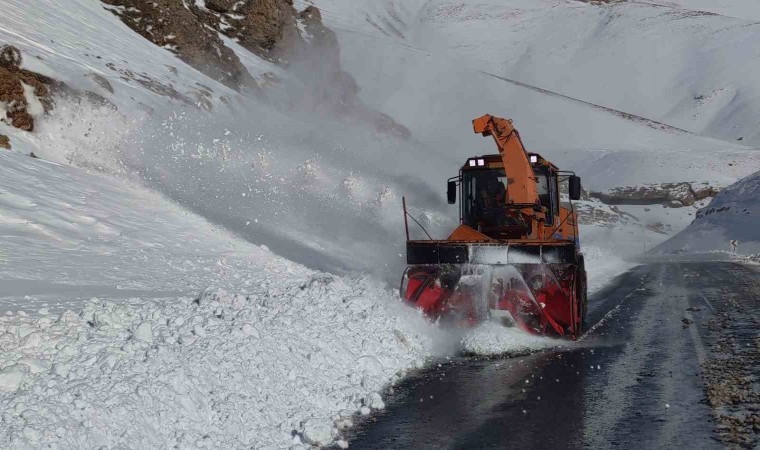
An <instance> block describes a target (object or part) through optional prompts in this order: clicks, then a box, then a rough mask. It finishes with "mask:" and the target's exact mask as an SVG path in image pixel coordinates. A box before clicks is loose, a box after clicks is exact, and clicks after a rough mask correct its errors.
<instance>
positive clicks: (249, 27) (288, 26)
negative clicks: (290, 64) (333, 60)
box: [190, 0, 304, 62]
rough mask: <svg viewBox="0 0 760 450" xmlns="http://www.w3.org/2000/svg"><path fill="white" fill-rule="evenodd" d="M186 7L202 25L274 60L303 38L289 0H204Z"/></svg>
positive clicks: (302, 40)
mask: <svg viewBox="0 0 760 450" xmlns="http://www.w3.org/2000/svg"><path fill="white" fill-rule="evenodd" d="M190 8H191V9H192V10H193V12H194V13H195V14H196V15H197V16H198V17H199V18H200V20H201V21H202V22H203V23H205V24H206V25H208V26H211V27H213V28H215V29H217V30H218V31H219V32H221V33H223V34H225V35H226V36H229V37H231V38H233V39H235V40H236V41H237V42H239V43H240V45H242V46H243V47H245V48H246V49H248V50H249V51H251V52H253V53H254V54H256V55H259V56H261V57H263V58H266V59H269V60H271V61H274V62H276V61H277V59H279V58H281V57H284V56H285V55H286V54H287V53H288V52H289V51H290V50H291V49H292V48H294V47H296V46H298V45H301V44H303V42H304V39H303V37H302V36H301V34H300V33H299V30H298V24H297V21H298V19H299V18H298V11H296V9H295V7H294V6H293V1H292V0H244V1H239V0H235V1H233V0H207V1H206V2H205V6H201V5H199V4H198V3H195V4H193V5H191V6H190Z"/></svg>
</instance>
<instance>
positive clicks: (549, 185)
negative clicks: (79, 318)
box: [400, 115, 587, 339]
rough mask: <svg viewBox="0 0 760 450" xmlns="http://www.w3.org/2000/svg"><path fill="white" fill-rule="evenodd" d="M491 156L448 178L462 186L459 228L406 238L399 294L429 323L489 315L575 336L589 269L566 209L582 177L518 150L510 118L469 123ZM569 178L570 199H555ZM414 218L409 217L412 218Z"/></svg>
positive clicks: (452, 193)
mask: <svg viewBox="0 0 760 450" xmlns="http://www.w3.org/2000/svg"><path fill="white" fill-rule="evenodd" d="M473 127H474V130H475V132H476V133H481V134H482V135H483V136H492V137H493V138H494V140H495V141H496V145H497V147H498V149H499V154H498V155H486V156H478V157H473V158H469V159H468V160H467V161H466V162H465V164H464V165H463V166H462V168H461V169H460V170H459V175H458V176H456V177H452V178H450V179H449V181H448V192H447V196H448V202H449V204H455V203H456V199H457V191H459V196H460V199H461V200H460V202H459V217H460V225H459V227H457V228H456V229H455V230H454V231H453V233H451V235H450V236H449V237H448V238H447V239H445V240H433V239H430V240H410V239H409V226H408V223H407V221H406V218H407V216H409V214H408V213H407V210H406V201H404V219H405V221H404V223H405V225H406V237H407V242H406V252H407V264H408V267H407V268H406V270H405V271H404V275H403V278H402V282H401V289H400V291H401V296H402V298H404V299H405V300H406V301H407V302H409V303H411V304H412V305H414V306H416V307H418V308H420V309H421V310H422V311H424V313H425V314H426V315H428V316H429V317H430V318H431V319H433V320H440V321H441V323H450V324H453V325H457V326H461V325H465V326H467V325H474V324H476V323H479V322H481V321H483V320H486V319H489V318H490V319H494V320H497V321H500V322H502V323H503V324H505V325H507V326H517V327H519V328H521V329H523V330H525V331H527V332H530V333H534V334H549V335H555V336H569V337H571V338H573V339H575V338H577V337H579V336H580V335H581V332H582V329H583V327H582V324H583V321H584V317H585V314H586V309H587V301H586V270H585V267H584V261H583V255H582V254H581V251H580V245H579V239H578V221H577V218H576V214H575V210H574V208H573V205H572V201H573V200H578V199H579V198H580V195H581V180H580V178H579V177H577V176H575V174H574V173H572V172H566V171H561V170H559V169H558V168H557V167H556V166H554V165H553V164H552V163H550V162H549V161H547V160H546V159H544V158H543V157H541V155H539V154H537V153H529V152H527V151H526V150H525V148H524V146H523V143H522V141H521V139H520V135H519V134H518V132H517V130H516V129H515V128H514V127H513V126H512V121H511V120H508V119H502V118H499V117H494V116H491V115H485V116H483V117H480V118H478V119H475V120H473ZM565 182H567V190H568V194H569V195H568V197H569V200H570V204H562V203H561V202H560V200H561V199H560V186H562V185H563V183H565ZM409 217H411V216H409Z"/></svg>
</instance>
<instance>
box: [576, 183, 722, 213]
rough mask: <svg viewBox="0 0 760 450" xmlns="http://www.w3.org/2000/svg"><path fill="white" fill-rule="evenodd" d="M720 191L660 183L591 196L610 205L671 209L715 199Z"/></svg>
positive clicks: (613, 190)
mask: <svg viewBox="0 0 760 450" xmlns="http://www.w3.org/2000/svg"><path fill="white" fill-rule="evenodd" d="M717 194H718V189H717V188H715V187H713V186H710V185H709V184H707V183H688V182H683V183H660V184H646V185H642V186H633V187H618V188H614V189H611V190H609V191H606V192H591V193H590V194H589V195H590V196H591V197H593V198H597V199H599V200H601V201H602V202H604V203H606V204H608V205H657V204H662V205H663V206H666V207H670V208H681V207H683V206H692V205H694V203H696V202H697V201H699V200H704V199H706V198H709V197H715V196H716V195H717Z"/></svg>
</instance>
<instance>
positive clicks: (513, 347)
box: [462, 321, 561, 356]
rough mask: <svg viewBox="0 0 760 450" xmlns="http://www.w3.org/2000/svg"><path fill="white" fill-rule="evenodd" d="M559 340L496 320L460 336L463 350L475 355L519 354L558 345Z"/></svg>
mask: <svg viewBox="0 0 760 450" xmlns="http://www.w3.org/2000/svg"><path fill="white" fill-rule="evenodd" d="M560 343H561V341H558V340H555V339H549V338H545V337H539V336H532V335H530V334H527V333H525V332H523V331H521V330H518V329H517V328H506V327H504V326H503V325H501V324H498V323H496V322H493V321H491V322H485V323H483V324H482V325H480V326H478V327H477V328H475V329H473V330H472V331H470V332H469V333H467V334H466V335H465V336H464V337H463V338H462V347H463V349H464V351H465V352H468V353H474V354H477V355H484V356H490V355H504V354H521V353H529V352H535V351H539V350H543V349H546V348H549V347H553V346H556V345H559V344H560Z"/></svg>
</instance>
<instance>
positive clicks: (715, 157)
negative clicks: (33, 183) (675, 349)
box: [0, 0, 760, 280]
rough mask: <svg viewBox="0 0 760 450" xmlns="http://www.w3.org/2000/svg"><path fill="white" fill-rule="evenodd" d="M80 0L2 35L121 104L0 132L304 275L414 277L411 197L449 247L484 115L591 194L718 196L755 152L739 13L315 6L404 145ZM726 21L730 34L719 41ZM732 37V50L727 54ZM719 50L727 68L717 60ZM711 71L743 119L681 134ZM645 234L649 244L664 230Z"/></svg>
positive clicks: (56, 72)
mask: <svg viewBox="0 0 760 450" xmlns="http://www.w3.org/2000/svg"><path fill="white" fill-rule="evenodd" d="M72 1H73V2H74V3H73V4H72V7H67V8H63V9H62V10H59V9H61V8H57V7H55V6H52V7H51V6H50V5H49V4H48V3H46V2H44V1H42V0H36V1H33V2H21V1H12V2H10V3H9V4H8V5H7V7H6V10H7V12H8V14H6V15H4V16H3V17H2V18H0V42H4V43H10V44H14V45H16V46H18V47H19V48H20V49H21V51H22V52H23V54H24V56H25V58H24V64H25V65H27V66H28V68H30V69H32V70H37V71H39V72H40V73H43V74H46V75H49V76H51V77H55V78H56V79H60V80H62V81H64V82H66V83H67V84H69V85H71V86H72V87H74V88H76V89H80V90H89V91H93V92H96V93H98V94H99V95H103V96H104V97H105V98H107V99H108V100H109V101H111V102H112V103H113V104H114V105H116V107H117V108H118V111H113V110H112V109H109V108H107V107H102V106H101V107H93V106H91V105H88V104H87V103H83V104H69V103H67V102H63V101H61V102H59V103H58V104H57V106H56V108H55V109H54V110H53V111H52V112H51V113H50V114H49V115H48V116H45V117H41V118H40V119H39V121H38V122H39V126H38V127H37V129H36V130H35V132H34V133H24V132H18V131H16V130H13V129H10V128H9V127H7V126H6V125H4V124H1V123H0V134H7V135H9V136H10V141H11V145H12V146H13V149H14V150H16V151H19V152H23V153H29V152H34V153H35V154H36V155H37V156H40V157H42V158H45V159H49V160H53V161H58V162H61V163H67V164H75V165H78V166H83V167H93V168H102V169H104V170H106V171H107V172H110V173H116V174H119V175H120V176H127V177H131V178H132V179H134V180H137V181H139V182H142V183H145V184H147V185H149V186H150V187H151V188H154V189H156V190H158V191H159V192H162V193H164V194H167V195H169V196H170V197H171V198H172V199H174V200H175V201H177V202H178V203H180V204H182V205H183V206H185V207H188V208H190V209H191V210H193V211H195V212H198V213H200V214H201V215H203V216H204V217H206V218H208V219H209V220H211V221H213V222H214V223H217V224H219V225H221V226H224V227H225V228H227V229H229V230H231V231H233V232H234V233H235V234H237V235H239V236H242V237H244V238H245V239H247V240H250V241H251V242H255V243H258V244H265V245H267V246H269V247H270V248H271V249H272V250H273V251H274V252H276V253H278V254H280V255H283V256H285V257H287V258H289V259H291V260H294V261H298V262H301V263H304V264H307V265H308V266H310V267H313V268H318V269H323V270H330V271H334V272H344V271H347V270H359V271H366V272H371V273H375V274H377V275H379V276H381V277H383V278H385V279H387V280H394V279H395V278H396V277H397V276H398V273H399V272H400V270H401V266H402V265H403V258H402V257H400V256H399V255H400V254H403V231H402V229H403V225H402V220H401V218H402V216H401V214H400V197H401V196H402V195H406V196H407V198H408V201H409V204H410V205H411V206H412V208H413V213H414V214H415V215H416V216H418V218H419V219H420V220H421V221H422V223H423V224H424V225H425V226H426V227H427V228H428V229H429V231H431V233H433V234H435V235H437V236H440V235H445V234H446V233H447V232H448V231H449V230H450V229H451V228H452V226H453V225H454V224H455V223H456V217H455V210H454V209H452V208H448V207H447V206H446V205H445V203H444V201H443V190H444V186H445V181H446V179H447V178H448V177H450V176H452V175H454V174H456V171H457V167H458V166H459V165H460V164H461V163H462V161H464V159H465V158H466V157H468V156H471V155H474V154H484V153H492V152H493V151H494V149H493V144H492V143H491V142H490V141H489V140H487V139H483V138H481V137H479V136H477V135H474V134H472V132H471V128H470V120H471V119H472V118H473V117H477V116H479V115H481V114H483V113H485V112H489V113H493V114H498V115H504V116H508V117H512V118H513V119H514V120H515V124H516V125H517V127H518V128H519V129H520V131H521V134H522V136H523V139H524V140H525V142H526V144H527V145H528V146H529V148H530V149H531V150H533V151H538V152H540V153H542V154H544V155H545V156H547V157H548V158H550V159H551V160H552V161H554V162H555V163H557V164H558V165H559V166H560V167H562V168H563V169H570V170H575V171H576V172H577V173H578V174H580V175H581V176H582V177H583V179H584V186H585V188H586V189H587V190H588V191H605V190H609V189H612V188H614V187H620V186H625V187H628V186H637V185H641V184H646V183H662V182H683V181H689V182H698V183H701V182H707V183H710V184H711V185H714V186H716V187H724V186H727V185H729V184H731V183H733V182H734V181H736V180H737V179H739V178H741V177H743V176H746V175H749V174H750V173H752V172H754V171H757V170H760V153H759V152H757V151H756V150H754V149H751V148H748V147H746V146H743V145H742V144H744V143H747V142H749V141H750V140H751V130H755V128H754V126H752V127H749V128H746V127H744V125H742V123H739V122H736V123H733V122H731V121H732V120H734V119H732V117H741V118H742V120H744V118H747V117H752V115H753V113H752V111H754V110H753V109H752V108H755V106H753V105H755V103H756V102H755V94H754V92H755V91H754V89H755V85H754V83H753V81H752V77H751V76H750V74H751V73H753V69H752V68H751V67H750V66H751V64H753V62H752V61H754V60H752V59H751V58H749V59H747V61H745V62H743V64H746V65H748V66H747V67H745V68H744V69H742V70H733V69H732V70H728V69H726V70H725V71H724V70H723V68H724V67H727V66H728V65H735V64H734V59H736V63H738V61H739V60H738V59H737V58H739V56H737V55H740V54H741V53H742V52H743V51H744V50H743V48H744V47H743V46H746V45H749V44H748V42H752V41H753V37H754V34H753V33H754V29H753V27H744V26H743V24H744V22H743V21H740V20H739V19H731V18H725V17H714V16H704V15H701V16H700V15H694V16H689V17H680V16H679V17H677V20H675V19H674V17H675V16H673V14H670V13H665V12H663V11H665V10H664V9H663V8H661V7H656V6H651V5H646V4H640V3H635V4H629V3H613V4H609V5H592V4H586V3H580V2H571V1H558V0H553V1H549V0H541V1H539V2H533V1H530V2H526V1H523V0H512V1H510V2H491V3H489V2H477V3H462V4H460V3H451V2H448V1H444V0H435V1H432V2H423V1H410V2H397V1H390V0H384V1H379V2H378V1H351V2H348V1H343V0H320V1H318V2H316V4H317V6H319V7H320V8H321V10H322V17H323V21H324V22H325V24H327V25H328V26H330V27H331V28H332V29H334V30H335V32H336V33H337V35H338V38H339V41H340V44H341V62H342V65H343V66H344V67H345V68H346V69H347V70H348V71H349V72H351V73H352V74H353V75H354V77H355V78H356V79H357V82H358V85H359V88H360V90H359V96H360V97H361V98H362V99H364V101H365V103H367V104H368V105H371V106H372V107H375V108H378V109H380V110H382V111H383V112H386V113H388V114H389V115H390V116H391V117H393V118H395V119H396V120H398V121H399V122H401V123H402V124H404V125H406V126H407V127H408V128H409V129H411V131H412V138H411V139H409V140H399V139H397V138H395V137H393V136H388V135H384V134H382V133H378V132H377V131H376V130H373V129H371V128H370V127H367V126H365V125H363V124H362V123H357V122H353V123H352V122H346V121H345V120H342V119H341V120H337V119H335V118H334V117H333V116H332V115H331V113H330V112H329V111H327V110H324V111H321V113H320V114H314V112H313V110H309V111H299V110H298V108H295V109H291V110H288V109H287V108H286V109H282V108H275V107H272V105H271V104H268V103H266V102H262V101H259V100H258V99H251V98H248V97H246V96H245V95H243V94H240V93H237V92H235V91H233V90H231V89H229V88H228V87H226V86H224V85H222V84H220V83H217V82H216V81H214V80H212V79H209V78H208V77H206V76H205V75H203V74H202V73H201V72H199V71H197V70H196V69H194V68H193V67H190V66H189V65H187V64H185V63H184V62H182V61H181V60H179V59H178V58H176V57H175V56H174V55H173V54H172V53H171V52H170V51H168V50H166V49H164V48H160V47H157V46H155V45H153V44H152V43H151V42H149V41H148V40H146V39H144V38H142V37H141V36H140V35H139V34H137V33H135V32H134V31H132V30H131V29H130V28H128V27H127V26H126V25H125V24H124V23H122V22H121V21H119V20H118V18H117V17H116V16H114V14H112V13H111V12H110V11H109V10H106V9H104V8H103V7H102V6H101V5H98V4H97V2H94V1H90V0H88V1H85V0H72ZM295 5H296V7H297V8H298V9H299V10H302V9H304V8H306V7H307V6H308V4H307V3H305V2H295ZM73 6H76V7H73ZM671 9H672V8H671ZM668 10H669V9H668ZM731 20H734V22H731V23H729V22H725V23H724V22H721V21H731ZM82 23H86V24H89V25H90V26H87V27H82V26H80V24H82ZM643 23H645V24H647V25H646V26H644V25H642V24H643ZM719 26H723V27H725V31H722V32H721V33H717V34H716V33H715V32H714V31H715V29H716V28H715V27H719ZM589 30H596V31H593V32H591V31H589ZM721 30H722V29H721ZM225 42H226V43H227V44H228V45H229V46H230V48H231V49H233V50H234V51H235V54H236V55H237V56H238V57H239V59H240V61H242V62H243V64H244V65H245V66H246V67H247V68H248V70H249V71H250V72H251V73H252V74H254V75H260V74H262V73H264V72H272V73H276V74H277V75H278V76H279V77H285V78H287V71H285V70H284V69H283V68H280V67H276V66H274V65H273V64H272V63H271V62H269V61H265V60H264V59H262V58H261V57H259V56H257V55H255V54H253V53H251V52H248V51H247V50H246V49H245V48H243V47H241V46H239V45H235V43H234V42H233V41H232V40H231V39H229V38H225ZM558 43H562V44H561V45H560V44H558ZM655 43H656V45H655ZM728 43H731V45H730V46H729V47H730V48H731V49H732V50H731V51H730V52H728V53H726V54H725V55H724V53H722V50H721V49H723V48H726V47H727V46H728ZM651 48H657V49H658V51H657V52H652V51H650V49H651ZM746 50H747V51H748V52H749V51H750V50H749V49H746ZM705 52H707V54H705V55H703V53H705ZM622 55H624V56H625V57H623V56H622ZM719 57H726V58H730V59H731V58H733V59H731V60H730V61H728V62H729V63H730V64H727V63H726V62H724V63H723V64H718V63H716V62H715V61H714V59H715V58H719ZM711 58H712V59H711ZM745 59H746V58H745ZM159 61H160V62H159ZM637 67H657V68H658V70H633V68H637ZM716 67H717V69H716ZM126 70H129V71H130V72H129V73H127V72H125V71H126ZM716 70H717V71H718V72H716V73H715V75H712V74H713V72H715V71H716ZM480 71H485V72H489V73H493V74H495V75H498V76H501V77H504V78H508V79H514V80H516V81H520V82H525V83H528V84H530V85H533V86H537V87H539V88H544V89H547V90H548V91H547V92H544V91H540V90H535V89H531V88H526V87H525V86H518V85H515V84H511V83H509V82H506V81H504V80H502V79H498V78H494V77H491V76H487V75H484V74H482V73H481V72H480ZM601 74H603V75H604V77H603V78H601V77H602V75H601ZM695 74H697V75H695ZM94 75H98V76H99V77H102V78H103V79H105V80H107V81H108V83H109V84H110V86H111V90H113V93H111V92H108V90H107V89H105V88H103V86H101V85H100V84H99V83H98V82H97V81H96V80H97V78H95V77H94ZM687 75H688V76H687ZM708 75H709V76H708ZM684 77H686V80H687V81H688V82H687V83H682V80H683V79H684ZM695 77H697V78H695ZM700 77H701V78H700ZM716 79H720V80H721V82H722V83H723V82H724V83H723V84H726V85H727V86H728V85H730V87H732V89H735V90H737V92H739V93H738V94H737V95H736V97H735V98H734V99H733V100H732V102H731V105H735V106H736V105H744V106H741V107H742V108H749V109H747V111H744V110H743V109H742V112H741V114H740V113H739V112H737V111H738V110H736V111H735V109H730V108H729V109H726V108H724V107H722V106H721V107H716V108H714V109H712V110H710V111H711V112H710V113H709V114H708V115H707V116H709V117H708V118H707V119H705V122H704V124H703V125H704V126H703V125H700V124H698V123H697V122H694V121H691V120H692V119H689V120H690V121H691V122H688V121H683V122H678V120H676V119H677V118H679V117H682V118H683V117H686V116H685V115H684V114H686V113H684V111H687V110H689V111H691V109H690V108H692V107H694V108H697V107H698V106H699V105H701V104H702V103H704V102H706V101H708V100H705V99H702V100H699V101H697V100H693V99H692V97H693V96H697V95H699V94H700V93H701V92H703V91H705V90H709V89H719V88H720V87H717V84H716V83H717V81H715V80H716ZM431 80H433V81H434V82H431ZM204 86H205V87H204ZM206 88H208V89H206ZM708 88H709V89H708ZM274 89H275V91H273V92H277V93H278V94H282V96H283V97H284V98H286V103H287V102H288V101H289V102H292V103H294V104H298V102H299V101H300V100H299V96H301V94H303V91H302V90H300V89H294V90H292V92H290V93H289V91H288V90H287V89H285V90H282V89H281V90H279V91H277V90H276V89H277V88H274ZM172 90H174V91H176V92H178V93H179V94H181V95H182V96H185V97H188V98H196V97H198V95H204V94H202V93H199V90H208V91H210V92H212V93H213V95H211V96H210V98H207V97H208V96H207V95H206V96H205V97H204V98H206V99H207V100H210V101H211V104H212V109H213V110H212V111H206V110H205V109H203V108H201V109H198V108H194V107H190V106H188V105H186V104H185V103H184V102H182V101H179V100H177V99H176V98H174V97H172V96H171V95H164V94H166V93H167V92H172ZM691 91H694V92H691ZM705 92H706V91H705ZM557 93H559V94H562V95H565V96H566V97H563V96H558V95H556V94H557ZM690 95H691V96H692V97H689V96H690ZM289 96H292V97H293V98H288V97H289ZM568 97H570V98H568ZM223 99H225V100H223ZM573 99H577V100H573ZM578 100H582V101H585V102H591V103H597V104H599V105H602V106H605V107H609V108H614V109H617V110H619V111H625V112H628V113H635V114H639V115H643V116H646V117H649V118H650V119H656V120H660V121H664V122H667V123H669V124H671V125H676V126H678V127H681V128H684V129H686V130H689V131H688V132H687V131H678V130H676V129H673V128H667V127H664V128H663V126H658V125H656V124H653V123H652V122H646V121H642V120H639V119H636V118H634V117H631V116H626V115H624V114H618V113H614V112H611V111H610V110H606V109H602V108H599V107H595V106H592V105H589V104H588V103H583V102H580V101H578ZM687 100H688V101H687ZM689 102H691V103H689ZM713 103H714V102H713ZM689 104H693V105H692V106H688V105H689ZM711 104H712V103H711ZM679 105H680V106H679ZM736 107H738V106H736ZM700 108H701V107H700ZM711 108H712V107H711ZM731 108H734V106H731ZM703 109H704V108H703ZM700 111H702V109H701V110H700ZM704 111H706V110H704ZM700 114H702V113H700ZM707 116H705V115H702V116H700V117H703V118H704V117H707ZM679 120H680V119H679ZM684 120H685V119H684ZM694 120H696V119H694ZM699 120H702V119H699ZM737 120H738V119H737ZM715 121H718V122H720V124H721V125H720V126H718V128H719V129H721V130H726V129H729V128H730V129H731V130H737V131H736V132H737V133H739V132H741V134H743V135H744V137H745V140H743V141H736V140H735V139H736V138H737V137H739V136H733V134H732V135H731V136H730V137H728V136H724V135H722V134H720V133H712V132H711V131H709V129H708V128H709V127H708V126H707V125H705V124H707V123H713V122H715ZM718 122H715V123H718ZM700 123H701V122H700ZM716 126H717V125H716ZM737 127H738V128H737ZM743 127H744V128H743ZM745 128H746V130H749V131H746V130H745ZM745 131H746V132H745ZM731 133H733V131H732V132H731ZM700 134H703V135H705V136H701V135H700ZM706 136H710V137H706ZM715 137H719V138H725V139H728V140H730V142H727V141H723V140H718V139H715ZM421 161H424V164H423V163H420V162H421ZM656 207H657V208H659V205H656ZM660 212H661V214H659V215H663V216H664V215H670V216H674V215H680V216H681V218H680V219H679V220H676V221H675V222H679V223H680V222H683V223H688V220H689V219H690V217H689V216H688V214H689V213H693V211H687V210H685V209H684V210H681V211H676V210H670V211H660ZM681 219H686V220H685V221H684V220H681ZM660 222H662V220H660V219H659V218H657V217H652V218H651V220H650V219H649V218H644V219H643V220H642V223H641V226H640V227H638V231H631V232H640V233H649V232H648V231H646V230H647V227H649V226H652V227H659V225H658V223H660ZM614 231H615V230H612V232H613V233H614ZM592 234H594V229H589V230H588V232H587V234H586V236H587V239H585V241H586V242H593V241H598V242H602V241H603V240H601V239H599V240H597V239H595V238H593V236H592ZM608 234H609V233H608V232H605V233H604V235H608ZM629 234H630V233H629V232H628V231H626V232H624V233H623V235H629ZM651 237H652V238H651V239H648V241H649V242H648V244H647V245H649V248H651V246H652V245H655V244H657V243H658V242H659V241H658V239H662V238H666V237H667V235H663V234H661V233H652V234H651ZM605 240H608V239H605ZM640 247H641V245H639V246H636V247H635V250H633V249H631V251H630V252H629V251H626V252H625V256H630V255H631V254H635V253H637V252H638V251H639V250H640ZM591 250H593V251H596V250H594V249H591Z"/></svg>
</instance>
